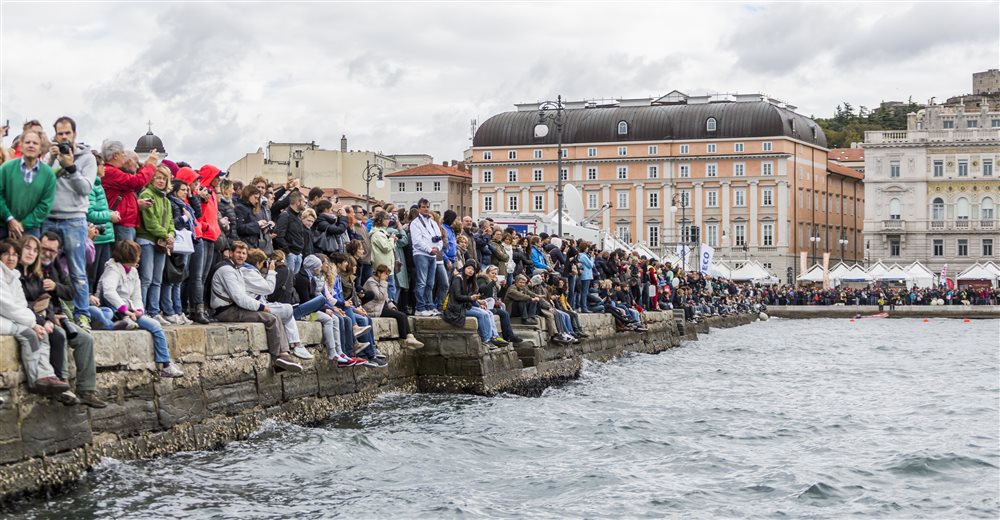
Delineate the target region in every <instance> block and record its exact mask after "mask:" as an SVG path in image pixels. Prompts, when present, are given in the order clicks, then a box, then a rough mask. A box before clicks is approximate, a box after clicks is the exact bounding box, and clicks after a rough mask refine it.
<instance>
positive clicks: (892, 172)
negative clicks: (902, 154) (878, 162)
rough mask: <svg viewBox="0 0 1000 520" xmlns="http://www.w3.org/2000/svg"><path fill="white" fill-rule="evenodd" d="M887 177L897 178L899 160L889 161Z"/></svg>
mask: <svg viewBox="0 0 1000 520" xmlns="http://www.w3.org/2000/svg"><path fill="white" fill-rule="evenodd" d="M889 178H891V179H898V178H899V161H890V162H889Z"/></svg>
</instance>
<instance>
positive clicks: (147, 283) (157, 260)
mask: <svg viewBox="0 0 1000 520" xmlns="http://www.w3.org/2000/svg"><path fill="white" fill-rule="evenodd" d="M166 260H167V254H166V253H159V252H157V251H156V246H154V245H153V244H143V245H142V256H141V257H140V258H139V280H140V281H141V282H142V304H143V305H144V306H145V307H144V309H145V310H146V315H147V316H150V317H153V316H156V315H157V314H159V313H160V284H161V283H162V282H163V263H164V262H165V261H166Z"/></svg>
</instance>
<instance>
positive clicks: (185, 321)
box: [174, 314, 194, 325]
mask: <svg viewBox="0 0 1000 520" xmlns="http://www.w3.org/2000/svg"><path fill="white" fill-rule="evenodd" d="M174 317H175V318H177V324H178V325H194V322H193V321H191V318H188V317H187V316H185V315H184V314H175V315H174Z"/></svg>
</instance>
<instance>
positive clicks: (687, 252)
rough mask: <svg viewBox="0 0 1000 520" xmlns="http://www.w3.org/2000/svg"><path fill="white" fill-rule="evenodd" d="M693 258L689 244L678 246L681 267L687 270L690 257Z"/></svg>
mask: <svg viewBox="0 0 1000 520" xmlns="http://www.w3.org/2000/svg"><path fill="white" fill-rule="evenodd" d="M690 256H691V246H689V245H687V244H677V258H679V259H680V260H681V267H683V268H684V270H687V261H688V257H690Z"/></svg>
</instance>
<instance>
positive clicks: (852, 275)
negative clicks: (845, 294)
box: [837, 264, 872, 283]
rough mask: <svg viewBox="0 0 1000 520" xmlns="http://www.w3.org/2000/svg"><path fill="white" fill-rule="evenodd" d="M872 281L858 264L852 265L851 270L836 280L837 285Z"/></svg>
mask: <svg viewBox="0 0 1000 520" xmlns="http://www.w3.org/2000/svg"><path fill="white" fill-rule="evenodd" d="M871 280H872V277H871V276H869V275H868V272H867V271H865V268H863V267H861V266H860V265H858V264H854V265H852V266H851V268H850V269H849V270H848V271H847V272H846V273H844V274H843V275H841V276H840V278H838V280H837V282H838V283H868V282H870V281H871Z"/></svg>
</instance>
